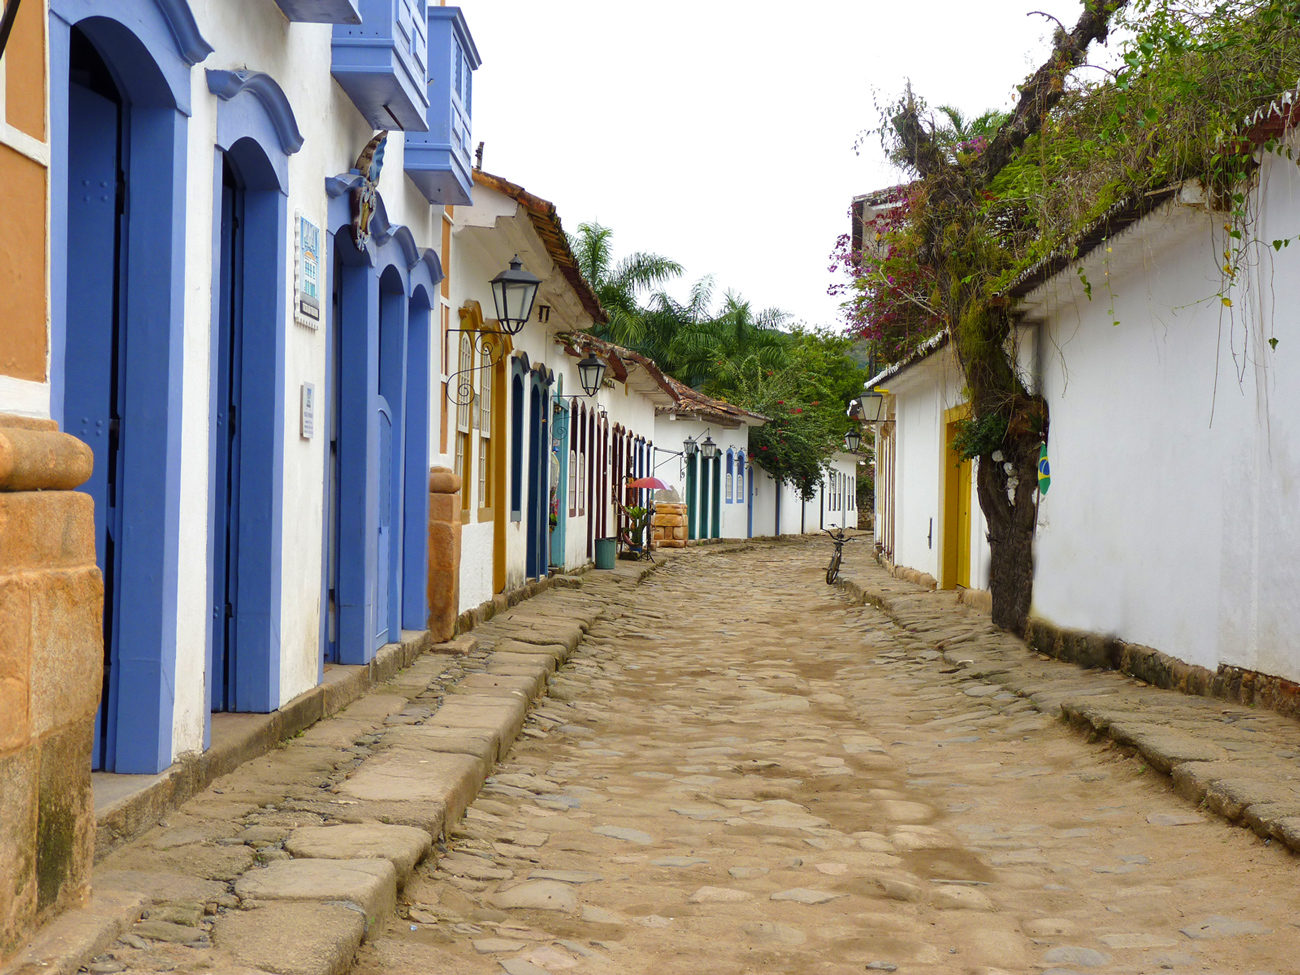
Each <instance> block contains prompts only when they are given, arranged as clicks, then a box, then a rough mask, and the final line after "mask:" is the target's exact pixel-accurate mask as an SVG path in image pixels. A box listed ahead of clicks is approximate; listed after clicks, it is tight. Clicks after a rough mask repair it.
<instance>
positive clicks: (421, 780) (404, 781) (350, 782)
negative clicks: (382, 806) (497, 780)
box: [338, 748, 487, 822]
mask: <svg viewBox="0 0 1300 975" xmlns="http://www.w3.org/2000/svg"><path fill="white" fill-rule="evenodd" d="M486 778H487V769H486V768H485V767H484V765H483V763H482V762H481V761H479V759H477V758H471V757H470V756H469V755H457V754H452V753H448V752H420V751H413V750H408V749H405V748H401V749H398V748H394V749H390V750H388V751H386V752H382V753H380V754H379V755H377V756H375V757H374V758H372V759H370V761H368V762H366V764H364V765H362V766H361V768H360V769H358V770H357V772H356V774H355V775H353V776H352V777H351V778H350V779H347V780H346V781H344V782H343V783H341V784H340V785H339V786H338V792H339V794H340V795H345V796H352V797H353V798H355V799H363V800H370V801H384V802H389V803H401V802H415V803H429V802H434V803H441V804H442V806H443V808H444V809H445V810H446V821H447V822H456V821H458V820H459V819H460V818H461V816H463V815H464V814H465V809H466V807H468V806H469V804H470V803H471V802H473V801H474V797H475V796H477V795H478V791H479V789H481V788H482V787H483V782H484V780H485V779H486Z"/></svg>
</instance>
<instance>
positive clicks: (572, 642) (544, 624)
mask: <svg viewBox="0 0 1300 975" xmlns="http://www.w3.org/2000/svg"><path fill="white" fill-rule="evenodd" d="M501 632H502V634H503V635H504V636H506V637H507V638H509V639H510V640H512V641H517V642H519V643H534V644H538V645H547V644H559V645H560V646H563V647H564V648H565V650H566V651H567V652H568V653H572V652H573V648H574V647H576V646H577V645H578V643H579V641H581V640H582V636H583V633H582V627H580V626H579V625H578V624H577V623H566V622H564V621H563V620H560V619H554V620H549V619H546V620H544V619H540V618H534V619H531V620H520V621H518V622H516V621H514V620H506V621H505V622H504V624H503V625H502V627H501ZM498 645H499V644H498Z"/></svg>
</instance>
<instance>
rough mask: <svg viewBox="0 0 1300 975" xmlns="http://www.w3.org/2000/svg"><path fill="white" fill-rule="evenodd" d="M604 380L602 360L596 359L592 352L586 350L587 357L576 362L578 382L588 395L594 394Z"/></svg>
mask: <svg viewBox="0 0 1300 975" xmlns="http://www.w3.org/2000/svg"><path fill="white" fill-rule="evenodd" d="M604 381H605V363H604V361H603V360H601V359H597V358H596V354H595V353H594V352H588V353H587V357H586V358H585V359H583V360H581V361H580V362H579V363H578V384H579V385H580V386H582V391H583V392H584V393H586V394H587V395H588V396H595V395H596V393H597V392H598V391H599V390H600V384H601V383H603V382H604Z"/></svg>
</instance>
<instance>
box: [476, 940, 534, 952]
mask: <svg viewBox="0 0 1300 975" xmlns="http://www.w3.org/2000/svg"><path fill="white" fill-rule="evenodd" d="M524 946H525V945H524V942H522V941H511V940H510V939H509V938H479V939H478V940H477V941H475V942H474V950H475V951H477V952H478V953H479V954H480V955H494V954H498V953H500V952H503V951H518V950H519V949H520V948H523V947H524Z"/></svg>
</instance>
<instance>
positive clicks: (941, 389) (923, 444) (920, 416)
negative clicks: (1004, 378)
mask: <svg viewBox="0 0 1300 975" xmlns="http://www.w3.org/2000/svg"><path fill="white" fill-rule="evenodd" d="M885 385H886V386H887V387H888V389H889V391H890V393H891V394H893V398H894V402H893V408H894V416H895V422H896V427H895V430H896V436H897V447H896V453H895V474H894V484H893V485H892V489H893V492H894V499H895V513H894V518H895V521H894V532H895V535H894V564H895V565H899V566H906V567H907V568H911V569H917V570H919V571H921V572H928V573H929V574H930V575H932V576H934V577H935V578H936V579H939V578H940V559H941V558H942V552H943V538H944V506H943V497H944V495H943V481H944V476H945V473H946V471H945V469H944V457H945V450H944V445H945V435H946V429H945V428H946V420H945V413H946V411H947V410H950V409H954V408H956V407H958V406H961V405H962V404H963V403H964V402H965V398H964V397H963V395H962V387H963V380H962V378H961V370H960V367H959V366H958V364H957V361H956V358H955V356H954V354H953V351H952V347H951V346H945V347H944V348H943V349H941V350H939V351H938V352H936V353H934V354H933V355H931V356H930V357H929V358H927V359H923V360H921V361H920V362H918V363H916V364H915V365H913V366H912V367H910V368H908V369H906V370H904V371H903V372H901V373H899V374H898V375H896V376H892V377H890V379H889V380H888V381H887V383H886V384H885ZM970 491H971V494H970V498H969V504H970V506H971V538H970V553H971V565H970V584H971V587H972V588H975V589H984V588H987V586H988V573H989V553H988V541H987V537H986V536H987V528H986V526H985V521H984V515H983V512H982V511H981V510H980V506H979V500H978V498H977V496H976V490H975V476H974V470H973V469H972V476H971V487H970Z"/></svg>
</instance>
